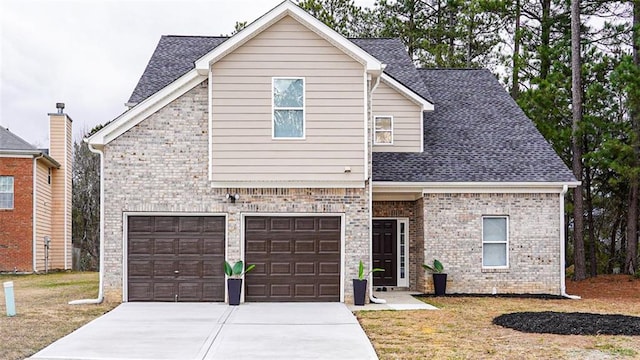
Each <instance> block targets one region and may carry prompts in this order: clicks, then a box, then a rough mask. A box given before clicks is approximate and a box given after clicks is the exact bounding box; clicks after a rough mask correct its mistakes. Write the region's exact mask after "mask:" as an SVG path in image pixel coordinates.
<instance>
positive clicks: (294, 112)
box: [273, 78, 304, 139]
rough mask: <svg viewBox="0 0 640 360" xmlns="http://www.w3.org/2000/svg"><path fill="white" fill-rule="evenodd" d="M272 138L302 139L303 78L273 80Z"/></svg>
mask: <svg viewBox="0 0 640 360" xmlns="http://www.w3.org/2000/svg"><path fill="white" fill-rule="evenodd" d="M273 138H276V139H303V138H304V78H273Z"/></svg>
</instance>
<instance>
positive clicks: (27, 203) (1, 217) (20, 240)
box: [0, 157, 33, 272]
mask: <svg viewBox="0 0 640 360" xmlns="http://www.w3.org/2000/svg"><path fill="white" fill-rule="evenodd" d="M0 175H7V176H13V177H14V178H13V187H14V188H13V191H14V194H13V196H14V198H13V202H14V204H13V209H11V210H0V271H14V270H17V271H20V272H31V271H33V262H32V260H33V252H32V244H33V159H32V158H6V157H0Z"/></svg>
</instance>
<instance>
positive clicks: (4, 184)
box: [0, 176, 13, 193]
mask: <svg viewBox="0 0 640 360" xmlns="http://www.w3.org/2000/svg"><path fill="white" fill-rule="evenodd" d="M0 192H11V193H12V192H13V176H0Z"/></svg>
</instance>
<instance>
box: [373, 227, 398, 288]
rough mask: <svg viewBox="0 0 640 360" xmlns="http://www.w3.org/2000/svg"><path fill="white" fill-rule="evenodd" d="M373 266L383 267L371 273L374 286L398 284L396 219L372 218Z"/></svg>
mask: <svg viewBox="0 0 640 360" xmlns="http://www.w3.org/2000/svg"><path fill="white" fill-rule="evenodd" d="M373 267H374V268H381V269H384V271H380V272H375V273H373V285H374V286H396V285H397V284H398V276H397V269H398V221H397V220H373Z"/></svg>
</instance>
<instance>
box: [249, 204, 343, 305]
mask: <svg viewBox="0 0 640 360" xmlns="http://www.w3.org/2000/svg"><path fill="white" fill-rule="evenodd" d="M245 221H246V222H245V242H246V247H245V260H246V263H247V264H255V265H256V268H255V269H254V270H253V271H251V272H249V273H248V274H247V275H246V276H245V283H246V287H245V290H246V294H245V300H246V301H274V302H275V301H340V217H321V216H319V217H247V218H245Z"/></svg>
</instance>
